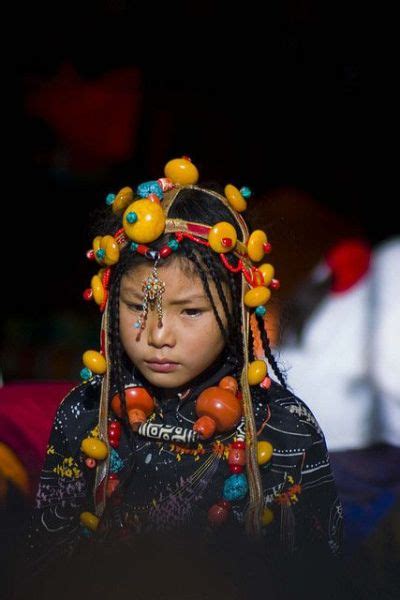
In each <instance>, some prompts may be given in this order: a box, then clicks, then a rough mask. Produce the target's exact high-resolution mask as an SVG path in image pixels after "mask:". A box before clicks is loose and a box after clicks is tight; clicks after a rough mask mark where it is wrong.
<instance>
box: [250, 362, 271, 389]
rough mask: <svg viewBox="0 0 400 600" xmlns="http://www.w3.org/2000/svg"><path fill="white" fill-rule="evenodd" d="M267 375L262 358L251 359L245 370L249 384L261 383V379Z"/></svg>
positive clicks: (265, 365)
mask: <svg viewBox="0 0 400 600" xmlns="http://www.w3.org/2000/svg"><path fill="white" fill-rule="evenodd" d="M266 375H267V364H266V363H265V361H263V360H253V362H251V363H250V364H249V367H248V370H247V379H248V381H249V385H257V383H261V382H262V380H263V379H264V378H265V377H266Z"/></svg>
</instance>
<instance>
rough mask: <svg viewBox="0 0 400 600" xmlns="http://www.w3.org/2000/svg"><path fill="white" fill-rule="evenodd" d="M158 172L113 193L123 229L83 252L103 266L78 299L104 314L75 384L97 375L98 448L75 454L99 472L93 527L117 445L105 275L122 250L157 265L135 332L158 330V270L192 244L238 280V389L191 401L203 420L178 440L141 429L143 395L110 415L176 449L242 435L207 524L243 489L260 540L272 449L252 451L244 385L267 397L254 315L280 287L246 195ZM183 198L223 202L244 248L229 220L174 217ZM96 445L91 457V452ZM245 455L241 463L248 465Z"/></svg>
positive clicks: (225, 383) (186, 166) (193, 171)
mask: <svg viewBox="0 0 400 600" xmlns="http://www.w3.org/2000/svg"><path fill="white" fill-rule="evenodd" d="M164 173H165V177H162V178H160V179H158V180H156V181H148V182H145V183H142V184H140V185H139V186H138V188H137V190H136V194H134V192H133V190H132V189H131V188H129V187H125V188H123V189H121V190H120V191H119V192H118V193H117V194H109V195H108V196H107V198H106V202H107V204H108V205H109V206H110V210H112V211H113V212H114V214H115V215H116V216H119V217H120V218H121V227H120V228H119V229H118V231H117V232H116V233H114V234H113V235H104V236H97V237H96V238H95V239H94V241H93V247H92V249H91V250H89V252H88V253H87V256H88V258H89V259H92V260H95V261H96V262H97V263H99V265H100V270H99V272H98V273H97V274H96V275H94V276H93V277H92V280H91V287H90V289H88V290H86V291H85V292H84V297H85V298H86V299H87V300H89V299H91V298H93V299H94V301H95V302H96V303H97V304H98V305H99V307H100V310H101V311H102V313H103V319H102V335H101V349H100V351H99V352H98V351H95V350H88V351H86V352H85V353H84V355H83V363H84V365H85V366H84V368H83V369H82V371H81V376H82V378H83V379H84V380H85V381H87V380H89V379H90V378H91V377H92V376H93V374H100V375H103V380H102V392H101V400H100V413H99V438H98V439H97V440H93V439H92V438H87V439H86V440H84V441H83V442H82V446H81V447H82V450H83V451H84V452H85V454H86V455H87V457H88V458H87V461H88V463H87V464H88V465H89V463H90V461H91V463H90V464H91V465H92V466H96V467H97V471H96V485H95V497H94V501H95V506H96V513H97V518H98V517H100V516H101V514H102V512H103V510H104V507H105V503H106V500H107V496H108V495H109V489H110V484H109V482H108V481H107V478H108V476H109V462H110V461H109V458H110V456H109V455H110V446H113V439H114V440H115V436H116V435H117V434H116V433H115V430H116V429H117V425H115V426H114V429H112V428H111V429H110V427H109V424H108V413H109V408H110V407H109V404H110V376H109V370H108V368H107V361H108V353H109V348H108V341H107V332H108V318H109V305H108V289H109V284H110V276H111V270H112V269H113V265H116V264H117V263H118V261H119V259H120V252H121V250H122V249H125V248H127V247H129V250H130V251H131V252H134V253H139V254H141V255H143V256H144V257H146V258H147V259H149V261H151V262H152V263H153V268H152V272H151V275H150V276H149V277H147V279H146V280H145V281H144V282H143V292H144V302H143V311H142V314H141V315H140V317H139V319H138V321H137V323H136V324H135V327H136V328H137V330H139V331H138V333H140V330H141V329H143V328H144V327H145V326H146V317H147V314H148V311H149V310H157V313H158V318H159V322H160V324H161V323H162V317H163V311H162V297H163V293H164V289H165V286H164V282H163V281H162V280H161V279H160V278H159V276H158V271H157V267H158V266H160V265H162V262H163V260H164V259H165V258H167V257H168V256H170V255H171V254H172V253H173V252H176V251H178V249H179V246H180V244H181V242H182V240H183V239H184V238H188V239H190V240H191V241H192V242H194V243H195V244H201V245H204V246H208V247H209V248H211V250H213V251H214V252H215V253H217V254H218V255H219V258H220V260H221V262H222V263H223V265H224V267H225V268H226V269H228V270H229V271H230V272H232V273H235V274H237V277H240V278H241V279H242V286H241V290H242V292H241V317H242V343H243V357H244V363H243V368H242V372H241V375H240V389H239V386H238V385H237V383H236V381H235V380H234V378H233V377H225V378H224V380H222V381H221V382H220V384H219V386H218V387H213V388H209V390H213V391H212V392H211V391H210V393H209V394H208V396H207V392H208V390H205V392H203V393H202V394H201V396H200V397H199V398H198V400H197V405H196V406H197V414H198V416H199V419H198V421H197V422H196V423H195V426H194V428H193V430H184V431H182V429H183V428H179V427H176V428H172V429H173V431H171V430H169V431H166V428H163V427H162V426H160V427H158V428H157V426H155V424H153V425H152V426H151V428H149V423H148V422H146V420H147V417H148V416H149V414H151V412H152V407H153V404H152V399H151V398H150V397H149V394H148V393H147V392H145V391H144V390H143V388H137V387H131V388H128V389H126V393H125V402H122V401H121V399H120V398H119V397H118V395H117V396H114V397H113V399H112V404H111V406H112V408H113V410H114V412H115V413H116V414H117V416H119V417H121V416H123V415H124V407H125V410H127V411H128V412H129V423H130V425H131V427H132V429H133V430H134V431H137V432H139V433H140V434H143V435H153V436H155V437H157V436H159V438H160V439H170V440H172V441H174V440H175V441H176V440H177V439H180V440H181V441H185V442H187V443H190V442H193V441H196V440H197V439H198V437H200V438H202V437H203V438H207V437H210V436H211V435H212V434H213V432H214V431H215V429H217V431H225V430H227V429H226V428H228V429H229V427H230V428H233V427H232V426H236V425H239V428H240V427H241V428H242V429H241V430H240V432H239V436H238V438H237V440H236V441H235V442H234V443H233V444H232V449H231V454H230V459H229V464H230V465H231V466H232V468H231V472H232V473H233V475H232V476H231V478H230V480H231V481H230V484H229V485H228V486H227V491H226V490H225V488H224V497H223V500H221V502H220V503H218V505H215V506H214V507H213V511H212V510H211V513H212V514H211V517H212V518H214V520H218V519H221V514H222V513H223V511H224V510H226V508H227V504H229V499H230V498H238V497H240V496H238V494H240V493H243V488H245V492H244V493H246V492H247V489H249V493H250V499H249V500H250V502H249V511H248V518H247V529H248V531H249V532H251V533H255V534H256V533H257V532H258V531H259V527H260V522H261V520H262V519H263V514H262V503H261V502H260V498H261V497H262V489H261V484H260V478H259V476H258V465H259V464H262V462H263V461H264V462H265V444H268V443H267V442H260V443H261V444H264V447H263V448H260V447H259V446H257V438H256V429H255V422H254V415H253V410H252V399H251V393H250V386H258V385H260V386H262V387H264V388H268V387H269V386H270V385H271V380H270V378H269V377H268V374H267V362H266V358H265V356H264V353H263V351H262V343H261V341H260V335H259V333H258V334H257V333H256V332H255V327H254V324H255V321H256V316H257V317H258V318H259V319H260V318H262V319H263V318H264V315H265V314H266V308H265V305H266V303H267V302H268V300H269V298H270V295H271V289H277V288H278V287H279V281H278V280H276V279H274V268H273V266H272V265H271V264H270V263H268V262H263V260H264V256H265V254H268V253H269V252H270V250H271V245H270V244H269V242H268V239H267V235H266V234H265V232H264V231H262V230H260V229H258V230H255V231H253V232H252V233H250V232H249V229H248V227H247V224H246V222H245V220H244V218H243V217H242V215H241V213H242V212H243V211H244V210H245V209H246V208H247V200H248V199H249V198H250V196H251V191H250V190H249V189H248V188H247V187H243V188H241V189H240V190H239V189H238V188H237V187H235V186H233V185H232V184H229V185H227V186H226V187H225V189H224V195H222V194H219V193H217V192H215V191H212V190H210V189H204V188H202V187H199V186H197V181H198V177H199V174H198V171H197V168H196V167H195V165H194V164H193V163H192V162H191V161H190V159H189V158H187V157H183V158H180V159H174V160H171V161H169V162H168V163H167V165H166V166H165V170H164ZM183 189H190V190H198V191H201V192H206V193H207V194H211V195H212V196H214V197H215V198H216V199H217V200H218V201H220V202H221V203H222V204H223V205H224V206H225V207H226V209H227V210H228V211H229V212H230V213H231V215H232V216H233V219H234V221H235V222H236V223H237V225H238V228H239V230H240V232H241V239H240V240H239V239H238V235H237V230H236V229H235V227H234V226H233V225H232V224H231V223H229V222H226V221H223V222H217V223H214V222H210V223H209V224H207V225H205V224H203V223H197V222H194V221H188V220H184V219H181V218H173V217H170V216H169V214H170V211H171V207H172V206H173V205H174V201H175V199H176V198H177V197H178V196H179V193H180V192H181V190H183ZM164 234H171V235H170V239H169V241H168V242H167V243H166V245H165V246H163V247H161V248H160V249H156V248H154V247H152V243H153V242H156V241H157V240H158V239H159V238H160V237H161V236H162V235H164ZM250 329H251V330H252V332H253V335H252V339H253V355H254V357H255V360H252V361H249V343H250V342H249V340H250ZM215 390H217V392H216V391H215ZM215 393H217V395H218V394H219V401H220V403H221V402H227V403H228V404H229V403H231V404H230V405H229V406H230V409H229V412H230V413H231V415H232V414H233V415H234V416H233V421H232V422H230V423H225V424H224V423H222V422H221V420H219V419H218V417H215V416H213V413H212V410H209V408H208V407H209V405H210V402H211V404H212V399H210V397H209V396H210V395H211V396H212V395H213V394H214V395H215ZM221 397H222V400H221ZM125 416H126V413H125ZM222 421H223V419H222ZM224 427H225V429H224ZM150 429H151V431H150ZM170 429H171V428H170ZM152 432H153V433H152ZM168 436H169V437H168ZM94 443H95V446H96V448H95V450H93V444H94ZM245 450H246V458H244V457H245ZM268 452H269V450H268ZM245 463H246V465H247V478H248V484H249V486H248V487H247V481H246V480H245V475H244V474H243V473H242V471H243V470H244V465H245ZM232 478H233V479H232ZM235 478H236V479H235ZM228 481H229V480H228ZM111 487H112V486H111ZM228 488H229V489H228ZM238 490H239V491H238Z"/></svg>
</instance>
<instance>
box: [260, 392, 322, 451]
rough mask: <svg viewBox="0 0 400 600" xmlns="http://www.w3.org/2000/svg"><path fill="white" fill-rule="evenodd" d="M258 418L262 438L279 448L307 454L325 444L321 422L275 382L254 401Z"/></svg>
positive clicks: (298, 399)
mask: <svg viewBox="0 0 400 600" xmlns="http://www.w3.org/2000/svg"><path fill="white" fill-rule="evenodd" d="M254 415H255V421H256V427H257V430H258V433H259V439H260V440H263V439H269V440H271V442H272V443H273V444H275V445H276V447H277V448H279V447H282V448H284V449H286V450H290V449H291V450H292V451H293V452H304V451H305V450H307V448H309V447H310V446H311V445H313V444H315V443H320V442H321V441H324V434H323V431H322V429H321V427H320V425H319V423H318V420H317V419H316V417H315V415H314V414H313V412H312V411H311V409H310V408H309V407H308V406H307V404H306V402H305V401H304V400H302V399H300V398H299V397H298V396H296V394H295V393H294V392H293V391H291V390H290V389H288V388H284V387H283V386H281V385H280V384H279V383H277V382H275V381H272V384H271V387H270V388H269V389H268V390H262V392H261V393H260V394H259V395H258V399H257V400H255V401H254Z"/></svg>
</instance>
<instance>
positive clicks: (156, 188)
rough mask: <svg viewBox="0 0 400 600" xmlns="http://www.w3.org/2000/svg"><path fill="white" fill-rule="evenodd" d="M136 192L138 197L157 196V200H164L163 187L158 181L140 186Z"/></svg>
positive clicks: (147, 182)
mask: <svg viewBox="0 0 400 600" xmlns="http://www.w3.org/2000/svg"><path fill="white" fill-rule="evenodd" d="M136 191H137V195H138V196H140V197H141V198H147V196H148V195H149V194H155V195H156V196H157V198H159V199H160V200H162V199H163V196H164V194H163V191H162V189H161V186H160V184H159V183H157V181H145V182H144V183H141V184H140V185H138V187H137V189H136Z"/></svg>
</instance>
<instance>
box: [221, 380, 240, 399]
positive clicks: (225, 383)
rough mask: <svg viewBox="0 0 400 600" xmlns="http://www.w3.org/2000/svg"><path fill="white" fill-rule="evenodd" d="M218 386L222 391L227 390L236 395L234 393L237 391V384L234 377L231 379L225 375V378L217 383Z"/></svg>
mask: <svg viewBox="0 0 400 600" xmlns="http://www.w3.org/2000/svg"><path fill="white" fill-rule="evenodd" d="M218 386H219V387H220V388H222V389H224V390H229V391H231V392H232V394H235V395H236V392H237V390H238V384H237V381H236V379H235V378H234V377H232V376H231V375H226V377H223V378H222V379H221V381H220V382H219V384H218Z"/></svg>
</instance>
